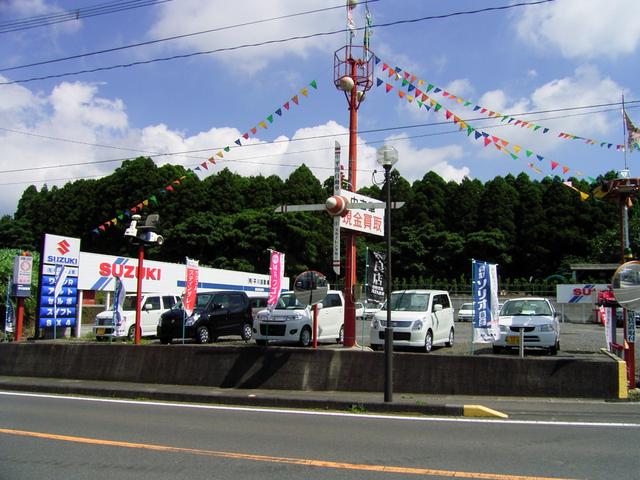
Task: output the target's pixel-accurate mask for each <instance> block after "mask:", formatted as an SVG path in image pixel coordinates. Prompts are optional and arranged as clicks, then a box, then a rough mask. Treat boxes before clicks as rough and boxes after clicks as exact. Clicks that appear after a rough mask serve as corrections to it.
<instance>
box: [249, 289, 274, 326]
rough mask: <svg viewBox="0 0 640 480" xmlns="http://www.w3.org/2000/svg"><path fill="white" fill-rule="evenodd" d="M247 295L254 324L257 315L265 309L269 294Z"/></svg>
mask: <svg viewBox="0 0 640 480" xmlns="http://www.w3.org/2000/svg"><path fill="white" fill-rule="evenodd" d="M247 295H249V305H250V306H251V318H253V321H254V322H255V320H256V318H257V317H258V313H260V311H261V310H264V309H265V308H267V301H268V300H269V294H264V293H260V294H257V293H248V294H247Z"/></svg>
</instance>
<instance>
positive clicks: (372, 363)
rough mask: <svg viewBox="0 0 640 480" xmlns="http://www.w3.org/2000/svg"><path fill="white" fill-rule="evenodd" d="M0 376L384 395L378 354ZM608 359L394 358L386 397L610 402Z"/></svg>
mask: <svg viewBox="0 0 640 480" xmlns="http://www.w3.org/2000/svg"><path fill="white" fill-rule="evenodd" d="M0 375H10V376H31V377H53V378H68V379H83V380H106V381H124V382H143V383H163V384H177V385H203V386H212V387H221V388H246V389H249V388H263V389H274V390H310V391H325V390H327V391H362V392H382V391H383V390H384V353H382V352H360V351H352V350H317V351H314V350H311V349H299V348H286V347H269V348H264V347H257V346H246V347H217V346H216V347H210V346H194V345H186V346H183V345H171V346H165V345H141V346H135V345H128V344H112V345H109V344H60V343H57V344H54V343H4V344H0ZM618 382H619V375H618V365H617V363H616V362H615V361H613V360H612V359H610V358H609V357H607V356H605V355H602V356H595V357H594V358H593V359H591V358H589V359H573V358H563V357H540V358H533V357H528V358H526V359H520V358H517V357H507V356H504V357H494V356H483V357H480V356H473V357H472V356H450V355H427V354H420V353H416V354H414V353H404V352H402V353H396V354H395V355H394V391H395V392H398V393H427V394H429V393H430V394H453V395H514V396H515V395H517V396H560V397H583V398H584V397H586V398H618V395H619V385H618Z"/></svg>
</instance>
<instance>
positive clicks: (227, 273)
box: [78, 252, 289, 294]
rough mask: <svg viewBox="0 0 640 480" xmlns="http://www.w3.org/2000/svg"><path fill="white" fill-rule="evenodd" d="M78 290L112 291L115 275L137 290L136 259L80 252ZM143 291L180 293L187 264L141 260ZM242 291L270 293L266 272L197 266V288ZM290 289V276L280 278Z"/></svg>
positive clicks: (130, 290) (183, 286)
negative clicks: (264, 273)
mask: <svg viewBox="0 0 640 480" xmlns="http://www.w3.org/2000/svg"><path fill="white" fill-rule="evenodd" d="M80 265H81V268H80V276H79V279H78V289H80V290H105V291H113V290H114V286H115V277H120V278H121V279H122V282H123V283H124V286H125V290H126V291H127V292H135V291H136V290H137V288H138V287H137V278H138V259H137V258H129V257H115V256H112V255H101V254H97V253H87V252H80ZM142 269H143V271H142V290H143V291H144V292H157V293H172V294H182V292H183V291H184V289H185V272H186V266H185V265H184V264H180V263H167V262H156V261H153V260H144V261H143V263H142ZM218 289H223V290H245V291H248V292H265V293H268V292H269V275H263V274H259V273H248V272H236V271H233V270H221V269H218V268H207V267H200V268H199V275H198V290H218ZM288 289H289V278H288V277H285V278H284V279H283V290H288Z"/></svg>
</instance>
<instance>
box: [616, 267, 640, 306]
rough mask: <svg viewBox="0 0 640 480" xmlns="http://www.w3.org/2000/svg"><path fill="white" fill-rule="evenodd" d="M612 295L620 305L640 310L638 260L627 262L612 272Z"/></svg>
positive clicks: (639, 269) (639, 271) (639, 270)
mask: <svg viewBox="0 0 640 480" xmlns="http://www.w3.org/2000/svg"><path fill="white" fill-rule="evenodd" d="M611 283H612V284H613V295H614V296H615V297H616V300H617V301H618V303H619V304H620V306H621V307H623V308H626V309H627V310H632V311H640V262H638V261H635V260H634V261H632V262H627V263H624V264H622V265H620V266H619V267H618V269H617V270H616V273H614V274H613V280H612V281H611Z"/></svg>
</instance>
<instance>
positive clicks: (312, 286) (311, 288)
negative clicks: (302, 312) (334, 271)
mask: <svg viewBox="0 0 640 480" xmlns="http://www.w3.org/2000/svg"><path fill="white" fill-rule="evenodd" d="M328 291H329V285H328V283H327V279H326V277H325V276H324V275H322V274H321V273H320V272H315V271H313V270H308V271H306V272H302V273H301V274H300V275H298V276H297V277H296V279H295V281H294V283H293V293H294V294H295V296H296V298H297V299H298V301H299V302H300V303H302V304H303V305H315V304H316V303H320V302H321V301H322V300H324V297H326V296H327V292H328Z"/></svg>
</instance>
